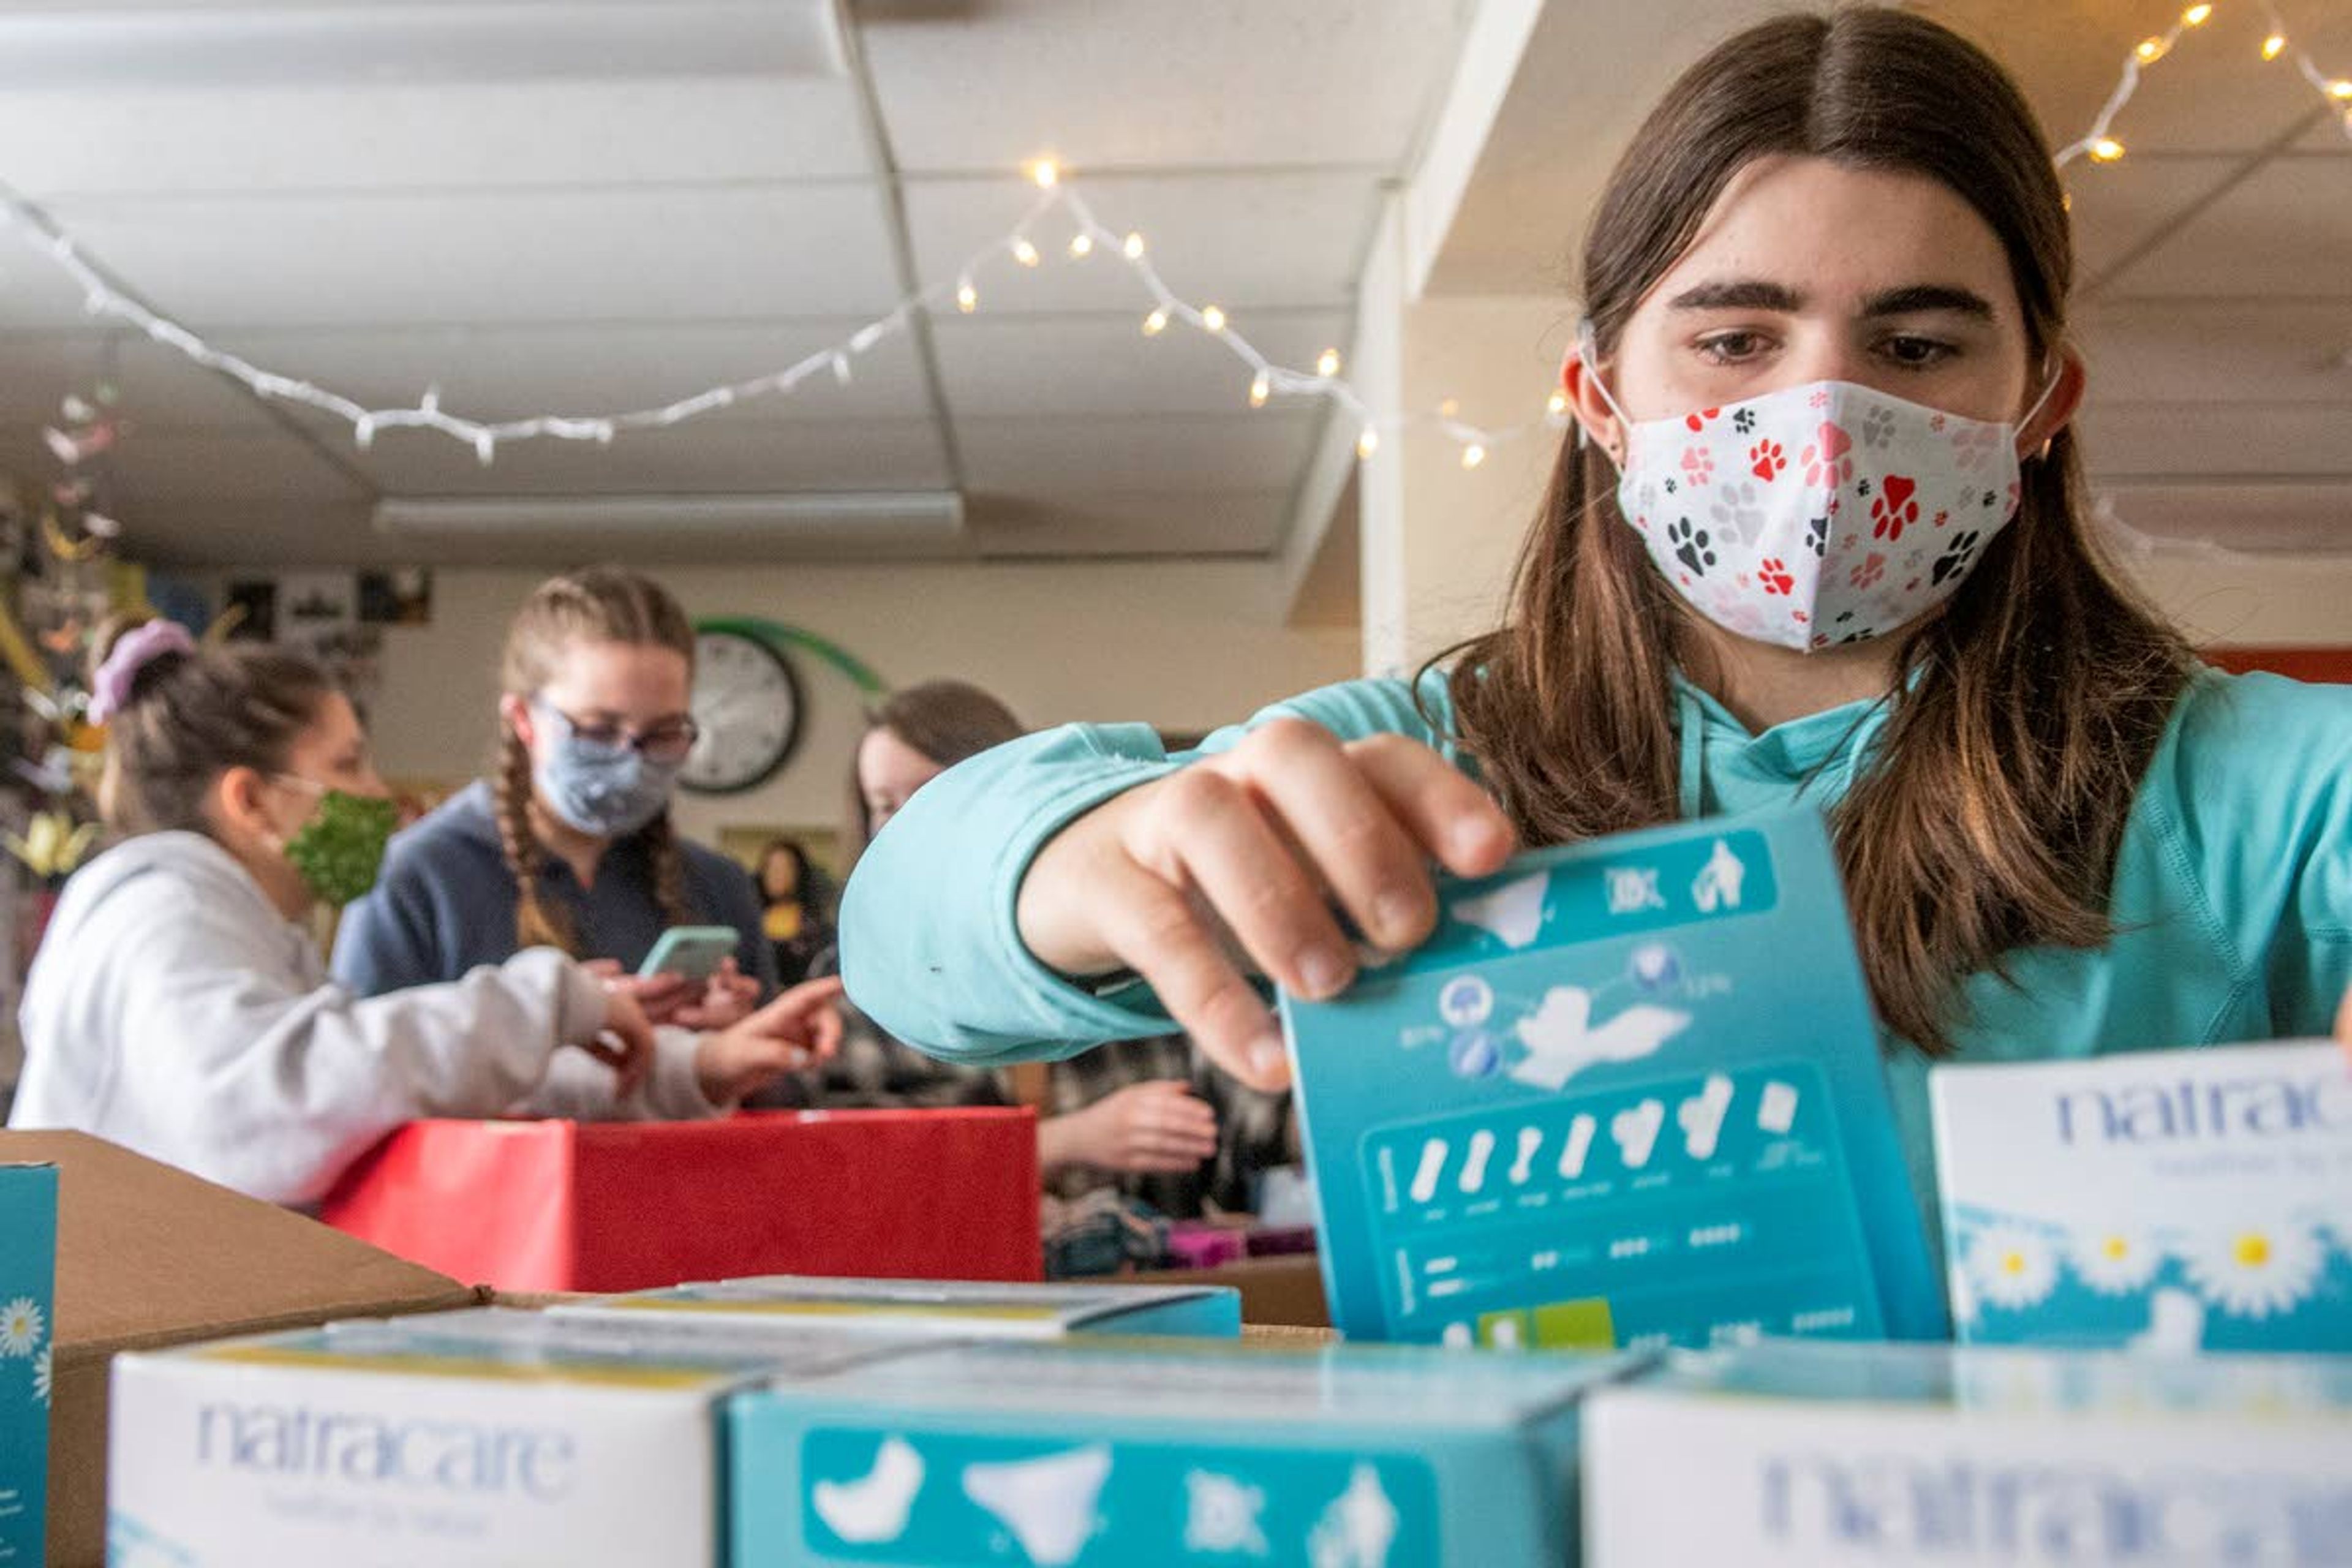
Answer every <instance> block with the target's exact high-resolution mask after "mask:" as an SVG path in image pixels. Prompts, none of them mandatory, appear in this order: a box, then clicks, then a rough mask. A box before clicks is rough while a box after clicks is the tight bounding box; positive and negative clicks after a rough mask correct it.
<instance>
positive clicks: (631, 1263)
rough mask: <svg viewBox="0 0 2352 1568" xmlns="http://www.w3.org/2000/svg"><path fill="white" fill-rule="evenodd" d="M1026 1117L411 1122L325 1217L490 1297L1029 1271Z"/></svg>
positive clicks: (861, 1113)
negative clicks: (771, 1277)
mask: <svg viewBox="0 0 2352 1568" xmlns="http://www.w3.org/2000/svg"><path fill="white" fill-rule="evenodd" d="M1037 1190H1038V1189H1037V1127H1036V1117H1035V1113H1034V1112H1033V1111H1031V1110H1026V1109H1013V1110H996V1109H988V1110H836V1111H823V1110H803V1111H791V1110H785V1111H766V1112H759V1111H752V1112H746V1113H744V1114H741V1115H739V1116H733V1117H729V1118H726V1119H725V1120H722V1121H654V1122H647V1121H635V1122H632V1121H584V1122H583V1121H412V1122H410V1123H409V1124H408V1125H407V1126H405V1127H403V1128H401V1129H400V1130H399V1131H396V1132H394V1133H393V1134H392V1135H391V1136H390V1137H388V1138H386V1139H385V1140H384V1141H383V1142H382V1143H379V1144H378V1145H376V1147H375V1148H374V1149H373V1150H372V1151H371V1152H369V1153H368V1154H367V1155H366V1156H365V1157H364V1158H362V1160H361V1161H360V1162H359V1163H357V1164H355V1165H353V1166H352V1168H351V1170H350V1171H348V1172H347V1173H345V1174H344V1176H343V1178H342V1180H341V1182H340V1183H338V1184H337V1185H336V1187H335V1190H334V1191H333V1192H332V1193H331V1194H328V1197H327V1200H326V1202H325V1204H324V1205H321V1207H320V1218H321V1219H324V1220H325V1221H326V1222H327V1223H328V1224H330V1225H332V1226H337V1227H339V1228H341V1229H342V1230H346V1231H349V1232H350V1233H351V1234H352V1235H353V1236H356V1237H361V1238H362V1239H363V1240H366V1241H371V1242H373V1243H374V1244H375V1245H376V1246H378V1247H383V1248H384V1249H385V1250H386V1251H389V1252H394V1253H397V1254H399V1255H400V1256H401V1257H403V1258H409V1259H411V1260H413V1261H415V1262H417V1263H421V1264H423V1265H424V1266H425V1267H426V1268H433V1269H437V1270H438V1271H440V1272H441V1273H444V1274H450V1275H455V1276H456V1277H457V1278H458V1279H463V1280H466V1281H467V1282H469V1283H479V1284H486V1285H493V1286H496V1287H497V1288H498V1289H501V1290H509V1291H525V1290H638V1289H650V1288H653V1287H656V1286H663V1285H675V1284H678V1283H680V1282H682V1281H685V1280H691V1279H736V1278H741V1277H743V1276H746V1275H753V1274H820V1275H841V1276H853V1277H864V1278H868V1279H1009V1280H1030V1279H1037V1278H1039V1276H1040V1274H1041V1273H1042V1271H1043V1251H1042V1248H1041V1246H1040V1243H1039V1240H1038V1234H1037Z"/></svg>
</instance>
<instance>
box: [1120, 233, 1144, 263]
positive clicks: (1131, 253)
mask: <svg viewBox="0 0 2352 1568" xmlns="http://www.w3.org/2000/svg"><path fill="white" fill-rule="evenodd" d="M1118 248H1119V250H1120V251H1121V252H1122V253H1123V254H1124V255H1125V256H1126V257H1127V258H1128V259H1129V261H1140V260H1142V259H1143V236H1142V235H1140V234H1138V233H1136V232H1134V231H1133V230H1129V233H1128V237H1127V243H1125V244H1124V245H1122V246H1120V247H1118Z"/></svg>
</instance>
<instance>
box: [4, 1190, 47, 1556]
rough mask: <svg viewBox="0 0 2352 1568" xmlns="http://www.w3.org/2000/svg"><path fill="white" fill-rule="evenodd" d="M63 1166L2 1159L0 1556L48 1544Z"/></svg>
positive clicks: (33, 1551) (40, 1550) (29, 1552)
mask: <svg viewBox="0 0 2352 1568" xmlns="http://www.w3.org/2000/svg"><path fill="white" fill-rule="evenodd" d="M57 1260H58V1171H57V1167H56V1166H54V1165H29V1164H28V1165H0V1563H6V1564H7V1565H8V1568H40V1564H41V1561H42V1558H43V1556H44V1554H45V1552H46V1551H47V1545H46V1542H45V1536H46V1532H47V1516H48V1510H47V1501H48V1478H49V1383H50V1374H51V1369H52V1362H51V1359H50V1357H51V1341H52V1340H53V1339H54V1338H55V1335H56V1326H57V1325H56V1309H55V1306H54V1303H55V1301H56V1299H57Z"/></svg>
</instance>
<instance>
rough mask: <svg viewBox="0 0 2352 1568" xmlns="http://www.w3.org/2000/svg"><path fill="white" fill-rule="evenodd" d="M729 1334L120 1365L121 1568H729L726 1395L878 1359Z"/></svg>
mask: <svg viewBox="0 0 2352 1568" xmlns="http://www.w3.org/2000/svg"><path fill="white" fill-rule="evenodd" d="M720 1340H721V1336H719V1335H704V1336H695V1337H689V1336H685V1335H677V1334H669V1335H647V1334H642V1333H639V1334H621V1333H614V1332H611V1331H606V1330H603V1329H600V1328H599V1327H598V1326H597V1325H593V1324H568V1323H564V1322H562V1321H555V1320H551V1319H549V1318H547V1317H545V1316H544V1315H542V1314H539V1313H530V1312H500V1311H488V1312H460V1313H454V1314H446V1315H445V1314H435V1315H429V1316H426V1317H423V1318H417V1319H411V1320H405V1321H373V1322H347V1323H340V1324H336V1325H333V1326H331V1327H330V1328H326V1329H310V1330H303V1331H298V1332H294V1333H289V1334H276V1335H268V1336H263V1337H261V1338H257V1339H245V1340H235V1341H230V1342H226V1343H218V1344H209V1345H201V1346H196V1347H193V1348H186V1349H180V1350H173V1351H164V1352H150V1353H132V1354H126V1355H123V1356H121V1357H118V1358H117V1359H116V1362H115V1363H114V1414H115V1437H114V1445H113V1450H112V1454H111V1458H110V1467H109V1481H110V1516H109V1530H110V1535H111V1540H110V1553H111V1560H112V1561H114V1562H115V1563H118V1564H121V1565H123V1568H128V1565H130V1564H133V1563H155V1564H157V1565H158V1568H161V1565H162V1564H164V1563H171V1564H174V1565H175V1568H241V1565H243V1564H247V1563H288V1564H297V1563H337V1564H351V1565H359V1564H381V1565H383V1568H412V1565H415V1564H420V1563H436V1564H441V1563H446V1564H453V1565H460V1564H479V1565H485V1568H487V1565H489V1564H511V1563H567V1564H576V1565H578V1568H601V1565H610V1568H624V1565H626V1568H636V1565H638V1564H644V1563H678V1564H689V1565H692V1564H712V1563H718V1562H719V1561H720V1557H719V1539H720V1531H721V1528H722V1521H721V1520H720V1517H719V1489H720V1485H721V1473H720V1463H719V1421H718V1412H717V1404H716V1402H717V1401H718V1400H719V1399H720V1398H721V1397H723V1396H724V1395H725V1394H727V1393H728V1391H730V1389H734V1388H737V1387H740V1386H744V1385H745V1384H748V1383H749V1382H750V1381H751V1380H752V1379H753V1378H755V1377H757V1376H759V1375H762V1374H775V1373H794V1374H815V1373H823V1372H826V1371H830V1370H833V1369H835V1368H837V1367H840V1366H843V1365H845V1364H848V1363H851V1362H854V1361H856V1360H859V1359H864V1358H870V1357H871V1356H872V1355H873V1354H874V1351H873V1342H872V1341H871V1340H870V1339H860V1340H845V1339H840V1338H835V1339H831V1340H828V1339H826V1338H824V1337H821V1336H812V1335H800V1336H795V1337H794V1338H793V1340H791V1341H785V1340H782V1339H781V1338H780V1337H779V1336H773V1335H771V1336H769V1337H768V1341H767V1342H766V1343H765V1344H764V1345H762V1346H760V1347H756V1348H754V1347H751V1346H747V1345H744V1344H741V1343H740V1342H737V1343H734V1344H727V1343H722V1342H720Z"/></svg>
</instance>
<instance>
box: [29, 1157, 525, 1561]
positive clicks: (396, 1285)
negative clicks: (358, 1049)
mask: <svg viewBox="0 0 2352 1568" xmlns="http://www.w3.org/2000/svg"><path fill="white" fill-rule="evenodd" d="M16 1161H39V1162H47V1163H52V1164H54V1165H55V1166H56V1167H57V1172H58V1249H57V1258H58V1265H57V1302H56V1304H57V1316H56V1329H55V1333H54V1337H53V1341H52V1345H53V1362H52V1373H53V1381H52V1391H51V1408H50V1434H49V1492H48V1521H47V1527H48V1542H49V1551H48V1558H49V1564H50V1568H95V1565H96V1564H97V1563H99V1562H100V1560H101V1558H102V1556H103V1553H104V1551H105V1528H104V1527H105V1513H106V1510H105V1477H106V1436H107V1391H106V1379H107V1366H108V1363H109V1362H110V1360H111V1359H112V1358H113V1356H114V1355H115V1354H116V1352H121V1351H126V1350H152V1349H156V1348H159V1347H162V1346H165V1345H173V1344H184V1343H186V1342H191V1341H195V1340H209V1339H217V1338H220V1337H222V1336H224V1335H230V1334H239V1333H253V1332H257V1331H268V1330H274V1329H282V1328H291V1327H296V1326H299V1325H304V1324H315V1323H320V1322H324V1321H327V1320H328V1319H330V1318H340V1317H362V1316H367V1317H382V1316H390V1315H394V1314H399V1313H404V1312H424V1311H438V1310H447V1309H449V1308H452V1307H467V1306H472V1305H475V1304H476V1303H477V1301H478V1300H479V1298H478V1296H477V1294H476V1293H475V1292H474V1291H473V1290H472V1289H469V1288H468V1287H467V1286H464V1285H460V1284H459V1283H458V1282H457V1281H456V1280H455V1279H448V1278H446V1277H445V1276H443V1275H439V1274H435V1273H433V1272H431V1271H430V1270H427V1269H424V1268H417V1267H416V1266H415V1265H414V1264H411V1263H405V1262H403V1261H402V1260H401V1259H399V1258H393V1257H391V1256H389V1255H387V1254H385V1253H383V1252H379V1251H377V1250H376V1249H375V1248H374V1247H368V1246H366V1245H364V1244H362V1243H361V1242H358V1241H354V1240H352V1238H351V1237H346V1236H341V1235H339V1234H338V1233H336V1232H334V1231H332V1230H329V1229H327V1228H326V1227H325V1226H320V1225H319V1224H317V1223H316V1222H314V1221H311V1220H308V1219H305V1218H303V1217H302V1216H301V1215H297V1214H291V1213H289V1212H288V1211H287V1210H284V1209H281V1208H278V1207H277V1206H276V1205H271V1204H265V1203H260V1202H257V1201H256V1200H254V1199H252V1198H247V1197H245V1196H242V1195H240V1194H236V1193H232V1192H230V1191H228V1190H227V1189H226V1188H223V1187H216V1186H214V1185H213V1184H210V1183H208V1182H205V1181H202V1180H200V1179H198V1178H197V1177H194V1176H191V1175H189V1174H187V1173H185V1172H183V1171H177V1170H174V1169H173V1168H172V1167H170V1166H168V1165H161V1164H157V1163H154V1162H153V1161H152V1160H146V1159H142V1158H141V1157H140V1156H139V1155H136V1154H133V1153H131V1152H129V1151H128V1150H124V1149H119V1148H117V1147H115V1146H114V1145H113V1144H110V1143H107V1142H101V1141H100V1140H99V1139H95V1138H91V1137H88V1136H86V1135H84V1134H82V1133H78V1132H7V1131H0V1163H6V1162H16Z"/></svg>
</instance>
